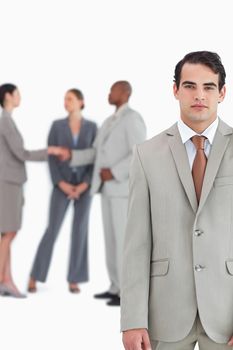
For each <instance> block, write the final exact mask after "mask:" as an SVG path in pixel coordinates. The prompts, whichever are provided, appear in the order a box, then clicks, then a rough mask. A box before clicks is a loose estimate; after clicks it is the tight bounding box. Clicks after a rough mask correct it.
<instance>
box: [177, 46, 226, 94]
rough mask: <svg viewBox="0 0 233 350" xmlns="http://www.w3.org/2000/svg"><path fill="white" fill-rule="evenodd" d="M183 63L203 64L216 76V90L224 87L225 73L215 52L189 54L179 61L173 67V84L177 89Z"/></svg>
mask: <svg viewBox="0 0 233 350" xmlns="http://www.w3.org/2000/svg"><path fill="white" fill-rule="evenodd" d="M185 63H192V64H203V65H204V66H207V67H209V68H210V69H211V70H212V71H213V72H214V73H215V74H218V77H219V79H218V89H219V91H220V90H221V89H222V87H223V86H224V85H225V78H226V72H225V68H224V67H223V64H222V62H221V58H220V56H219V55H218V54H217V53H215V52H210V51H195V52H190V53H188V54H187V55H185V56H184V58H183V59H182V60H181V61H179V62H178V63H177V65H176V67H175V74H174V82H175V84H176V86H177V88H179V85H180V79H181V71H182V68H183V66H184V64H185Z"/></svg>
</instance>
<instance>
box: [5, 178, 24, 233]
mask: <svg viewBox="0 0 233 350" xmlns="http://www.w3.org/2000/svg"><path fill="white" fill-rule="evenodd" d="M23 203H24V199H23V188H22V185H19V184H15V183H10V182H5V181H2V180H0V233H5V232H16V231H18V230H19V229H20V228H21V223H22V207H23Z"/></svg>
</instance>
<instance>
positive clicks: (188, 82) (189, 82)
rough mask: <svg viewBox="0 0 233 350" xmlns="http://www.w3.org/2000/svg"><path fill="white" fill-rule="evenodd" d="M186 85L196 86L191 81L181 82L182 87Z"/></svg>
mask: <svg viewBox="0 0 233 350" xmlns="http://www.w3.org/2000/svg"><path fill="white" fill-rule="evenodd" d="M186 84H189V85H190V84H191V85H196V83H194V82H193V81H189V80H185V81H183V83H182V85H186Z"/></svg>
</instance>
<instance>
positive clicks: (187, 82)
mask: <svg viewBox="0 0 233 350" xmlns="http://www.w3.org/2000/svg"><path fill="white" fill-rule="evenodd" d="M187 84H189V85H196V83H194V82H193V81H189V80H185V81H183V83H182V85H187ZM203 85H204V86H214V87H217V85H216V84H215V83H213V82H209V83H204V84H203Z"/></svg>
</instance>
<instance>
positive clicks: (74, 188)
mask: <svg viewBox="0 0 233 350" xmlns="http://www.w3.org/2000/svg"><path fill="white" fill-rule="evenodd" d="M58 187H59V188H60V190H62V192H64V193H65V194H66V195H67V198H68V199H79V198H80V196H81V194H82V193H83V192H85V191H86V190H87V188H88V184H87V183H86V182H82V183H80V184H79V185H72V184H70V183H68V182H65V181H60V182H59V184H58Z"/></svg>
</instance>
